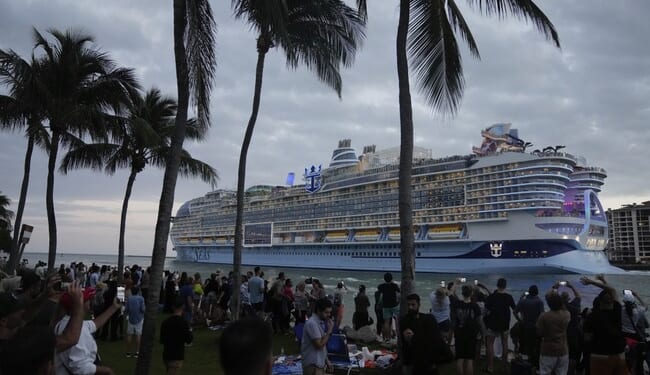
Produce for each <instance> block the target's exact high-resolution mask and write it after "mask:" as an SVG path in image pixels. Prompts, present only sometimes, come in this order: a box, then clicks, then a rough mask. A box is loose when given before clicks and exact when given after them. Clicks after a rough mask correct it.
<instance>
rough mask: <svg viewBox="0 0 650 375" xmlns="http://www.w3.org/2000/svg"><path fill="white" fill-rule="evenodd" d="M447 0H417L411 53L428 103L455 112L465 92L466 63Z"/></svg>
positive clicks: (441, 110) (412, 7)
mask: <svg viewBox="0 0 650 375" xmlns="http://www.w3.org/2000/svg"><path fill="white" fill-rule="evenodd" d="M444 5H445V4H444V0H413V1H412V2H411V24H410V25H409V41H408V42H409V44H408V52H409V55H410V58H411V61H412V62H413V69H414V70H415V73H416V75H417V77H418V86H419V89H420V91H421V92H422V93H423V95H424V96H425V98H426V100H427V102H429V104H430V105H432V106H433V107H434V108H435V109H437V110H439V111H440V112H442V113H450V114H454V113H456V111H457V110H458V106H459V104H460V100H461V98H462V95H463V88H464V78H463V66H462V60H461V55H460V51H459V49H458V44H457V43H456V38H455V36H454V32H453V30H452V27H451V25H450V24H449V20H448V18H447V14H446V12H445V6H444Z"/></svg>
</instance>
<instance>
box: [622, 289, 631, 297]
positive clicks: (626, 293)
mask: <svg viewBox="0 0 650 375" xmlns="http://www.w3.org/2000/svg"><path fill="white" fill-rule="evenodd" d="M623 294H625V295H626V296H631V295H632V291H631V290H630V289H625V290H624V291H623Z"/></svg>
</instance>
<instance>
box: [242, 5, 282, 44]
mask: <svg viewBox="0 0 650 375" xmlns="http://www.w3.org/2000/svg"><path fill="white" fill-rule="evenodd" d="M287 2H288V0H266V1H259V0H233V1H232V8H233V14H234V16H235V18H236V19H245V20H246V23H248V25H249V26H250V28H251V30H254V31H255V32H256V33H257V34H258V35H259V34H268V35H270V36H271V38H272V39H273V40H275V41H277V40H283V39H285V40H286V39H287V38H288V31H287V24H288V22H289V18H288V13H289V6H288V4H287Z"/></svg>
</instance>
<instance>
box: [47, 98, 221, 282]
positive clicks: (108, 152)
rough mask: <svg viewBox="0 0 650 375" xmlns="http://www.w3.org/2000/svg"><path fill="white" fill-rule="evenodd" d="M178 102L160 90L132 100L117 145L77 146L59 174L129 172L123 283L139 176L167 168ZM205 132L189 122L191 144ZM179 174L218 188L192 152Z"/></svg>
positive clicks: (212, 173) (120, 267) (123, 227)
mask: <svg viewBox="0 0 650 375" xmlns="http://www.w3.org/2000/svg"><path fill="white" fill-rule="evenodd" d="M175 114H176V101H175V100H174V99H172V98H169V97H163V96H162V95H161V94H160V91H159V90H157V89H151V90H149V91H148V92H147V93H146V94H145V96H144V97H142V96H141V95H138V96H136V97H134V98H133V100H132V104H131V105H130V107H129V113H128V118H126V119H124V121H119V126H118V127H119V131H117V132H116V134H115V135H114V138H115V141H117V142H116V143H110V142H107V143H93V144H86V143H78V144H74V145H73V146H72V148H71V150H70V151H68V153H67V154H66V155H65V157H64V158H63V160H62V161H61V167H60V170H61V172H63V173H68V171H70V170H71V169H77V168H91V169H94V170H100V169H102V168H103V169H104V170H105V172H106V173H107V174H109V175H113V174H114V173H115V171H116V170H117V169H118V168H130V173H129V178H128V180H127V183H126V193H125V194H124V200H123V202H122V213H121V216H120V239H119V244H118V252H117V254H118V255H117V272H118V278H119V280H120V281H121V280H122V277H123V272H124V234H125V231H126V214H127V210H128V207H129V198H130V197H131V191H132V189H133V184H134V182H135V178H136V176H137V175H138V173H140V172H142V171H143V170H144V168H145V167H146V166H147V165H153V166H156V167H160V168H164V166H165V158H166V157H167V154H168V153H169V141H170V138H171V134H172V132H173V130H174V126H173V125H174V116H175ZM205 130H206V129H205V128H201V127H199V126H198V122H197V121H195V120H190V121H189V122H188V125H187V132H186V137H187V138H190V139H192V140H199V141H200V140H203V139H205V135H206V131H205ZM179 173H180V174H181V175H183V176H188V177H200V178H201V179H202V180H203V181H205V182H207V183H210V184H212V185H214V184H216V181H217V172H216V171H215V170H214V169H213V168H212V167H211V166H209V165H208V164H206V163H204V162H202V161H200V160H197V159H193V158H192V157H191V156H190V154H189V152H187V151H185V150H183V151H182V153H181V164H180V170H179Z"/></svg>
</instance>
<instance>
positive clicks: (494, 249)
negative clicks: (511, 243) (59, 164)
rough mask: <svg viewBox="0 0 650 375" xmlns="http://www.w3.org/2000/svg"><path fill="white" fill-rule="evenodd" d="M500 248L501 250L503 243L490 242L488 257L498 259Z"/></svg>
mask: <svg viewBox="0 0 650 375" xmlns="http://www.w3.org/2000/svg"><path fill="white" fill-rule="evenodd" d="M502 248H503V242H491V243H490V255H492V256H493V257H494V258H498V257H500V256H501V249H502Z"/></svg>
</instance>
